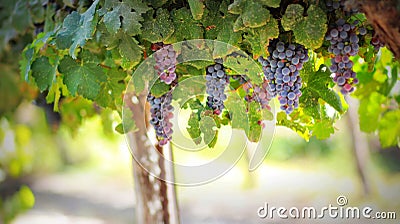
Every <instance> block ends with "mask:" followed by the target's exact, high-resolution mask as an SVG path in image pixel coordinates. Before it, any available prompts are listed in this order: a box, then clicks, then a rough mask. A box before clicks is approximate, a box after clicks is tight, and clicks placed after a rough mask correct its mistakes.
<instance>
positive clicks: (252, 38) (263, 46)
mask: <svg viewBox="0 0 400 224" xmlns="http://www.w3.org/2000/svg"><path fill="white" fill-rule="evenodd" d="M246 31H247V32H246V33H247V35H245V36H244V37H245V40H246V42H248V43H249V44H250V46H251V50H252V53H253V58H258V57H260V56H263V57H266V56H267V52H268V45H269V40H270V39H274V38H277V37H278V36H279V27H278V21H277V20H276V19H274V18H271V19H270V20H269V21H268V23H267V24H266V25H265V26H262V27H259V28H255V29H247V30H246Z"/></svg>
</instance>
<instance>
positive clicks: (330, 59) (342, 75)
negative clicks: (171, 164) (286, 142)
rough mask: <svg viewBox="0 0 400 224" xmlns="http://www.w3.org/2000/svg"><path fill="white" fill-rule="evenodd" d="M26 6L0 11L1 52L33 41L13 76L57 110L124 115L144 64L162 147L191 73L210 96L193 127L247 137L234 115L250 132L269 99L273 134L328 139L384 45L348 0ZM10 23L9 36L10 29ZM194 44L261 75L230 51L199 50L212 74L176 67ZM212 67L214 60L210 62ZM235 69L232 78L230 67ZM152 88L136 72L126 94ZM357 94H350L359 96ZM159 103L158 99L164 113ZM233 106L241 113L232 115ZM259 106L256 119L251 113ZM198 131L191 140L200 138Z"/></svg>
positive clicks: (142, 0) (109, 0)
mask: <svg viewBox="0 0 400 224" xmlns="http://www.w3.org/2000/svg"><path fill="white" fill-rule="evenodd" d="M22 1H25V0H22ZM29 4H30V8H27V9H20V8H18V7H19V5H18V4H16V3H15V2H14V1H12V2H11V3H10V4H9V6H7V7H5V8H4V9H7V10H3V8H1V9H0V10H2V12H4V13H5V15H6V14H7V15H9V16H10V19H9V20H4V23H2V24H1V26H2V28H4V32H2V33H1V34H0V37H1V38H0V39H1V40H4V41H2V43H1V46H0V49H1V50H8V49H11V48H10V46H12V45H9V46H7V47H6V46H4V44H3V43H9V42H10V41H11V40H12V39H13V38H22V37H27V36H29V35H26V34H27V32H30V33H31V34H32V36H33V37H34V39H33V40H30V39H29V38H27V39H26V40H25V39H24V40H25V41H26V42H25V43H26V47H25V49H24V51H23V53H22V60H21V63H20V65H21V77H23V79H25V80H26V81H28V82H30V83H32V84H34V85H33V86H36V87H37V89H38V91H40V92H46V93H47V96H46V99H47V101H48V103H54V108H59V101H60V99H61V98H63V97H64V98H65V101H68V100H71V98H77V97H82V98H85V99H87V100H89V101H90V102H92V103H93V104H95V105H96V106H100V107H102V108H111V109H112V110H116V111H119V112H120V109H119V108H121V107H122V106H123V100H121V93H122V94H124V89H125V87H126V85H127V82H128V81H127V80H128V78H129V77H130V75H131V74H132V72H135V71H136V70H137V69H139V68H140V65H141V63H142V62H144V61H145V60H146V59H147V58H148V57H152V58H154V61H153V62H155V63H156V64H155V66H153V67H152V69H154V71H155V74H156V75H155V76H156V77H157V78H158V79H159V81H157V82H156V85H154V86H153V88H155V89H156V91H149V92H150V93H149V96H148V101H149V103H150V105H151V106H150V108H152V112H151V119H152V125H153V127H154V129H155V130H156V135H157V137H158V138H159V140H160V143H161V144H165V143H166V142H168V141H169V140H171V133H172V129H171V127H172V126H171V124H170V123H169V122H170V118H171V116H172V110H171V104H170V98H171V92H173V91H174V90H175V89H176V88H175V87H176V85H178V84H179V82H181V81H182V80H185V79H187V78H190V77H195V76H199V77H200V76H205V79H204V80H203V81H204V83H202V84H203V85H202V86H203V87H205V91H204V92H205V94H206V95H207V97H206V99H204V98H201V97H196V100H197V101H198V102H200V104H201V106H200V104H199V105H197V106H194V105H192V106H194V108H197V109H196V111H197V112H196V113H197V115H196V116H197V118H198V119H201V118H202V116H205V115H207V116H208V115H209V114H212V119H214V120H215V122H216V124H217V127H218V128H219V127H220V126H221V125H232V126H234V127H235V128H242V129H246V128H247V127H244V125H240V124H238V123H234V122H233V121H232V119H234V118H232V116H231V115H240V116H243V115H246V116H248V117H251V118H249V119H250V120H251V119H254V120H251V121H250V122H249V123H250V124H251V125H253V124H256V123H257V122H258V121H259V120H260V119H262V116H263V115H262V113H263V112H265V110H264V109H267V110H268V109H270V105H272V104H271V101H273V100H275V99H276V101H279V104H280V109H281V110H282V112H279V113H278V116H277V117H276V118H279V119H277V120H276V121H277V123H276V124H277V125H283V126H286V127H288V128H291V129H293V130H294V131H296V132H297V133H299V134H300V135H301V136H302V137H304V138H305V139H309V138H310V137H311V136H317V137H320V138H326V136H329V135H330V134H332V133H333V132H334V130H333V124H334V123H335V121H336V120H337V119H339V118H340V117H341V115H342V114H343V113H345V111H346V108H347V105H346V103H345V101H343V99H342V95H344V94H350V93H354V91H355V90H356V88H355V87H356V84H357V88H365V83H363V81H365V80H369V79H368V78H365V77H363V76H365V73H362V72H361V73H360V72H359V71H360V66H361V65H358V64H357V63H358V62H359V61H363V60H364V61H365V62H366V63H367V64H368V66H367V67H368V69H369V71H370V72H371V71H373V68H374V63H375V62H376V60H377V59H379V52H380V51H381V50H380V48H382V47H383V42H382V41H381V40H380V37H379V36H378V35H377V34H375V31H374V30H373V28H372V26H371V25H370V24H369V23H368V21H367V20H366V17H365V15H364V14H363V9H364V8H363V6H362V5H360V4H359V2H358V1H352V0H325V1H279V0H277V1H258V0H232V1H227V0H223V1H216V0H207V1H199V2H196V3H195V4H194V3H193V1H191V2H190V4H186V2H185V1H176V2H173V1H167V0H166V1H160V2H156V1H147V0H135V1H134V3H132V2H124V1H122V2H121V1H118V0H106V1H98V0H96V1H89V2H88V1H82V2H78V3H74V4H73V5H71V4H66V3H64V2H62V1H56V2H48V3H46V4H45V6H43V5H40V4H35V3H32V4H31V3H29ZM36 12H40V13H38V14H37V15H36V14H35V13H36ZM21 15H30V16H29V18H31V19H32V21H27V20H21V19H20V18H22V17H21ZM27 18H28V17H27ZM17 21H18V22H17ZM355 21H359V22H358V24H357V22H355ZM13 25H16V27H17V28H16V29H11V28H10V27H12V26H13ZM195 39H202V40H204V39H207V40H216V41H220V42H223V43H229V44H230V45H232V46H235V47H238V48H239V49H241V50H243V51H244V52H245V53H246V54H247V55H248V57H249V58H250V59H251V60H252V62H255V64H256V65H257V61H256V60H257V59H258V61H259V64H261V66H257V68H255V67H253V66H252V65H251V63H249V62H248V61H246V60H245V58H246V57H247V56H245V57H242V55H240V56H238V55H236V56H232V54H231V53H232V52H231V49H230V48H219V47H211V48H210V51H209V52H207V54H208V55H211V56H212V58H210V61H213V62H212V63H213V64H212V65H210V64H209V63H203V64H202V63H192V62H190V63H189V62H187V63H186V62H184V63H183V64H178V61H185V60H186V58H185V57H186V56H188V55H185V54H190V52H185V54H183V53H182V52H184V50H188V49H183V48H180V47H174V44H176V43H179V42H181V41H188V40H195ZM10 43H11V42H10ZM15 47H16V46H15ZM205 47H210V46H205V45H202V44H199V45H193V46H190V49H189V50H194V51H196V52H197V53H199V55H198V56H202V55H201V54H200V50H201V49H205ZM152 52H154V53H153V55H151V54H152ZM216 59H221V60H222V61H218V60H217V61H216V62H215V61H214V60H216ZM222 62H223V63H222ZM233 62H234V64H235V65H236V66H237V68H236V69H237V72H236V73H235V72H233V71H232V68H231V67H230V66H232V63H233ZM356 72H358V73H359V74H356ZM262 73H263V74H262ZM178 74H179V75H178ZM237 74H241V75H243V76H246V79H245V80H239V86H242V87H243V88H236V87H235V88H234V92H235V93H236V94H238V95H239V96H240V97H241V98H240V100H239V99H238V98H235V97H233V96H232V94H233V93H232V90H231V89H229V90H228V88H226V87H227V86H228V85H231V86H232V82H235V83H238V82H236V81H234V79H231V77H232V78H233V75H237ZM384 74H387V72H384ZM359 76H360V77H359ZM393 77H394V76H393ZM152 79H153V77H150V76H149V74H148V73H145V72H143V75H142V77H139V78H136V79H135V80H134V81H135V82H134V85H135V86H134V89H135V90H137V91H138V92H140V91H144V90H147V89H146V87H145V86H147V84H148V83H149V82H150V81H151V80H152ZM382 80H384V79H383V78H381V79H380V80H379V82H380V83H388V84H385V85H387V87H382V88H378V87H377V89H384V91H386V92H390V91H389V90H390V89H391V88H393V85H392V83H391V82H390V80H391V79H387V81H382ZM194 84H195V83H194ZM335 85H336V86H338V87H339V88H338V89H339V90H337V89H336V88H334V86H335ZM382 85H383V84H382ZM199 88H200V87H199ZM186 91H187V92H188V93H189V92H190V91H191V89H187V90H186ZM371 91H372V90H371ZM382 91H383V90H382ZM386 92H385V93H386ZM353 96H358V95H357V92H356V93H355V94H353ZM388 97H389V96H388ZM390 97H391V96H390ZM161 99H163V100H166V102H165V104H164V103H162V102H161ZM179 100H180V99H177V102H179ZM197 101H195V102H197ZM68 102H69V101H68ZM238 103H243V104H244V105H247V107H232V106H231V105H234V104H238ZM227 105H230V106H227ZM328 105H329V106H330V107H332V108H334V110H335V111H334V115H332V116H327V111H326V110H327V109H328ZM256 106H258V107H259V108H261V109H262V110H257V109H255V108H256ZM198 107H201V109H199V108H198ZM163 108H164V109H163ZM165 108H170V109H165ZM205 110H206V111H208V112H207V113H206V112H204V111H205ZM227 114H228V115H227ZM215 115H218V116H215ZM193 117H195V116H193ZM233 117H234V116H233ZM164 118H166V119H164ZM242 118H243V117H242ZM168 119H169V120H168ZM77 120H81V119H77ZM324 122H325V123H324ZM321 123H323V124H326V125H328V126H329V127H330V128H329V129H327V130H329V133H325V132H326V130H322V129H318V125H320V124H321ZM75 126H77V125H75ZM121 126H122V124H120V125H118V126H117V128H116V130H118V131H119V132H121V133H124V132H127V131H130V130H134V129H126V130H124V129H123V128H121ZM131 126H132V127H134V125H131ZM257 128H258V127H257ZM164 129H165V130H164ZM170 129H171V130H170ZM190 130H193V131H195V128H193V129H190ZM249 130H252V131H253V133H250V132H251V131H250V132H249V133H246V134H247V135H248V137H250V136H253V137H251V138H252V139H257V138H256V137H254V136H256V134H254V132H255V131H254V130H256V129H255V126H251V127H250V129H249ZM196 131H199V130H196ZM200 132H201V133H200V134H199V133H197V132H196V133H191V136H199V135H202V136H204V135H207V134H208V133H205V130H204V129H202V130H200ZM210 133H211V132H210ZM207 138H211V137H209V136H207Z"/></svg>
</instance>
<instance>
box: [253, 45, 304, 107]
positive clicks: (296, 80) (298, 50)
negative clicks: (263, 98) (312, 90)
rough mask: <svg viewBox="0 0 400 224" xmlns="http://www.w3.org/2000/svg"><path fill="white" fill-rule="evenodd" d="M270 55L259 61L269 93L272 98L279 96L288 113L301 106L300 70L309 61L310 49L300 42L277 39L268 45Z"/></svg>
mask: <svg viewBox="0 0 400 224" xmlns="http://www.w3.org/2000/svg"><path fill="white" fill-rule="evenodd" d="M268 52H269V53H270V55H269V56H268V57H267V58H266V59H264V58H263V57H260V58H259V59H258V61H259V62H260V63H261V65H262V66H263V72H264V75H265V78H266V80H267V81H268V89H267V90H268V93H269V95H270V97H271V98H273V97H275V96H278V99H279V102H280V104H281V106H280V109H281V110H283V111H285V112H286V113H287V114H290V113H292V112H293V110H294V109H296V108H297V107H298V106H299V97H300V96H301V86H302V83H301V81H302V80H301V77H300V70H301V69H302V68H303V64H304V63H305V62H307V61H308V59H309V58H308V51H307V49H305V48H304V46H303V45H300V44H289V43H284V42H282V41H280V40H279V39H275V40H273V41H271V42H270V45H269V46H268Z"/></svg>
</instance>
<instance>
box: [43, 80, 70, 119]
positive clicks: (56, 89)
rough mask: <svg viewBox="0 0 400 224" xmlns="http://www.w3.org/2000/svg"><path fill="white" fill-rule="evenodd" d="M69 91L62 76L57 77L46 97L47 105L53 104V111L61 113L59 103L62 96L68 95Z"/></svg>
mask: <svg viewBox="0 0 400 224" xmlns="http://www.w3.org/2000/svg"><path fill="white" fill-rule="evenodd" d="M67 93H68V89H67V86H66V85H64V83H63V80H62V78H61V76H56V81H55V82H53V84H52V85H51V87H50V89H49V93H48V94H47V96H46V101H47V103H53V105H54V106H53V110H54V111H56V112H58V111H59V105H58V104H59V102H60V98H61V94H63V95H64V96H65V95H67Z"/></svg>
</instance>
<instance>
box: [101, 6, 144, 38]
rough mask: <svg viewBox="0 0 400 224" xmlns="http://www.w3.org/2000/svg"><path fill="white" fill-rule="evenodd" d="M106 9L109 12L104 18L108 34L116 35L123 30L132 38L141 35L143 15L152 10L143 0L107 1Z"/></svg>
mask: <svg viewBox="0 0 400 224" xmlns="http://www.w3.org/2000/svg"><path fill="white" fill-rule="evenodd" d="M104 7H105V8H106V9H107V10H109V11H108V12H106V13H105V15H104V17H103V22H104V24H105V25H106V28H107V30H108V32H110V33H112V34H114V33H117V32H118V30H119V29H122V30H123V31H124V32H125V33H126V34H128V35H130V36H134V35H137V34H140V28H141V27H142V25H141V24H140V22H143V17H142V16H141V15H142V14H143V13H145V12H147V11H148V10H150V8H149V7H148V6H147V5H146V4H145V3H143V2H142V1H141V0H130V1H119V0H106V1H105V5H104Z"/></svg>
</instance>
